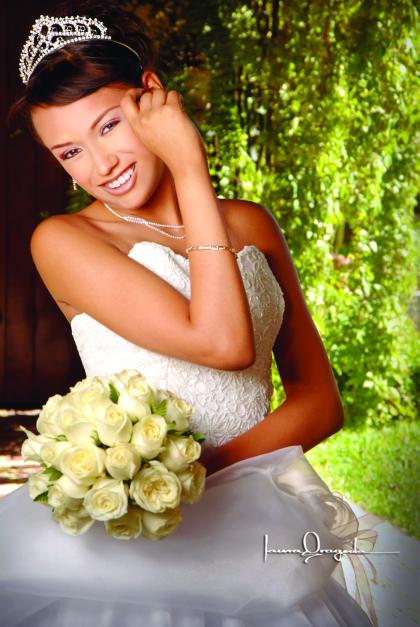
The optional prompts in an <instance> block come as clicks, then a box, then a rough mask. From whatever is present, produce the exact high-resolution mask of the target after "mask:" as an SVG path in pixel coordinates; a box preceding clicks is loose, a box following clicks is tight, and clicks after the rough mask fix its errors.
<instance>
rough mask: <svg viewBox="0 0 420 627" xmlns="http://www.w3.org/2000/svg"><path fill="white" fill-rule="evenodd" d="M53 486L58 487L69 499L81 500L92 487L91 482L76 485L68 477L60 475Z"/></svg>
mask: <svg viewBox="0 0 420 627" xmlns="http://www.w3.org/2000/svg"><path fill="white" fill-rule="evenodd" d="M54 485H56V486H59V488H60V490H62V491H63V493H64V494H65V495H66V496H67V497H69V498H70V499H83V497H84V496H85V495H86V494H87V493H88V492H89V490H90V488H91V486H92V480H90V481H89V482H85V483H76V482H75V481H72V480H71V479H69V477H66V475H62V476H61V477H60V478H59V479H57V480H56V481H55V483H54Z"/></svg>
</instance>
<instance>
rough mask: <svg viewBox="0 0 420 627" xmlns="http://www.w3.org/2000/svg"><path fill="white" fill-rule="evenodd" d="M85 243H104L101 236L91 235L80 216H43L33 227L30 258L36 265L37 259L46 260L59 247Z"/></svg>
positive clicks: (93, 244) (76, 246) (75, 247)
mask: <svg viewBox="0 0 420 627" xmlns="http://www.w3.org/2000/svg"><path fill="white" fill-rule="evenodd" d="M86 243H89V245H90V246H95V245H99V246H100V245H102V246H103V245H104V242H103V241H102V240H101V238H98V237H95V236H94V235H93V233H92V232H91V229H89V228H88V227H87V225H86V224H85V220H84V219H83V217H82V216H76V215H71V214H69V215H54V216H50V217H48V218H45V219H44V220H43V221H42V222H40V223H39V224H38V225H37V226H36V227H35V229H34V231H33V233H32V236H31V241H30V248H31V254H32V258H33V260H34V262H35V264H36V265H37V260H39V259H40V258H42V259H43V260H44V261H46V260H47V259H48V258H49V257H51V256H52V255H55V254H57V252H59V250H60V248H61V247H67V246H68V245H71V246H72V247H74V249H77V248H78V245H82V246H83V244H86ZM108 246H109V244H108Z"/></svg>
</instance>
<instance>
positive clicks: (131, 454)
mask: <svg viewBox="0 0 420 627" xmlns="http://www.w3.org/2000/svg"><path fill="white" fill-rule="evenodd" d="M140 465H141V458H140V453H139V452H138V451H137V449H136V447H135V446H134V445H133V444H118V446H113V447H112V448H108V449H106V460H105V466H106V469H107V471H108V472H109V474H110V475H111V477H114V479H132V478H133V477H134V475H135V474H136V473H137V472H138V471H139V469H140Z"/></svg>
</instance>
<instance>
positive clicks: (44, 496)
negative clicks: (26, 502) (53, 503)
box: [34, 490, 48, 503]
mask: <svg viewBox="0 0 420 627" xmlns="http://www.w3.org/2000/svg"><path fill="white" fill-rule="evenodd" d="M34 501H43V502H44V503H48V490H47V491H46V492H42V493H41V494H38V496H36V497H35V498H34Z"/></svg>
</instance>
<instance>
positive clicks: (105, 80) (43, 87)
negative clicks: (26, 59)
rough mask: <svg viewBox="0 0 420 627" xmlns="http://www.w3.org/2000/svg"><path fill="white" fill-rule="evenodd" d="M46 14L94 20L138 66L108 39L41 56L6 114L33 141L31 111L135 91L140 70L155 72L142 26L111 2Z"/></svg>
mask: <svg viewBox="0 0 420 627" xmlns="http://www.w3.org/2000/svg"><path fill="white" fill-rule="evenodd" d="M48 15H51V16H53V17H65V16H69V15H85V16H88V17H92V18H97V19H99V20H101V21H102V22H103V23H104V24H105V26H106V27H107V28H108V34H109V35H111V37H112V39H115V40H117V41H121V42H122V43H125V44H127V45H128V46H130V47H131V48H133V49H134V50H135V51H136V52H137V53H138V55H139V57H140V59H141V61H139V59H138V58H137V57H136V55H135V54H134V53H133V52H132V51H130V50H128V49H127V48H126V47H125V46H121V45H119V44H118V43H115V42H113V41H110V40H104V41H101V40H99V41H98V40H93V41H86V42H84V41H81V42H78V43H72V44H67V45H66V46H65V47H64V48H60V49H58V50H56V51H54V52H52V53H51V54H49V55H47V56H46V57H44V58H43V59H42V61H41V62H40V63H39V64H38V66H37V67H36V68H35V70H34V72H33V74H32V75H31V77H30V79H29V81H28V83H27V85H26V86H25V91H24V93H23V95H22V96H21V97H20V98H19V99H18V100H17V101H16V102H15V104H14V105H13V107H12V108H11V111H10V115H9V121H14V120H16V119H20V120H22V121H23V123H24V124H25V125H26V127H27V128H28V129H29V131H30V132H31V133H32V135H33V136H34V137H35V139H37V140H39V138H38V137H37V134H36V131H35V129H34V127H33V124H32V119H31V110H32V108H33V107H36V106H43V105H44V106H45V105H66V104H70V103H72V102H75V101H76V100H79V99H80V98H83V97H85V96H89V95H90V94H92V93H93V92H95V91H96V90H97V89H100V88H101V87H104V86H105V85H108V84H111V83H113V84H125V85H131V86H133V87H140V77H141V74H142V73H143V72H144V71H145V70H152V71H155V67H156V63H157V53H156V49H155V48H154V45H153V43H152V41H151V39H150V38H149V37H148V36H147V35H146V33H145V25H144V23H143V22H142V21H141V20H140V19H139V18H138V17H137V16H136V15H134V14H133V13H128V12H127V11H124V10H122V9H121V8H120V7H119V6H118V3H117V2H115V1H112V0H111V1H109V0H107V1H106V2H103V3H102V2H97V1H96V0H79V1H74V0H73V1H72V0H66V1H65V2H61V3H59V4H58V5H57V6H55V7H54V9H53V11H51V12H49V13H48Z"/></svg>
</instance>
